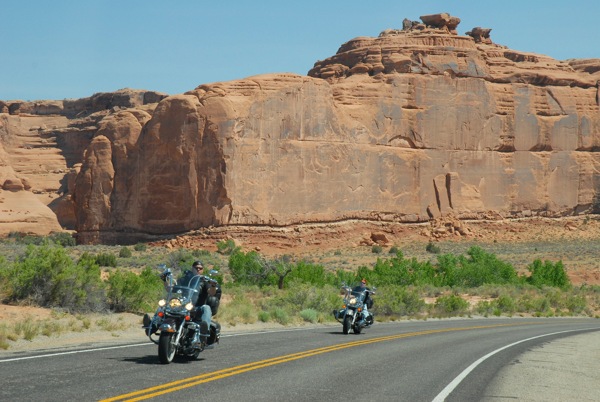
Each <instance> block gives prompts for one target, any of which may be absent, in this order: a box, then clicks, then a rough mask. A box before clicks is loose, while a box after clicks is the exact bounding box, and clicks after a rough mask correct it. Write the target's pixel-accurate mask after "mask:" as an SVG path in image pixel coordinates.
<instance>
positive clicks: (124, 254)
mask: <svg viewBox="0 0 600 402" xmlns="http://www.w3.org/2000/svg"><path fill="white" fill-rule="evenodd" d="M132 255H133V254H132V252H131V250H130V249H129V247H127V246H123V247H121V249H120V250H119V258H129V257H131V256H132Z"/></svg>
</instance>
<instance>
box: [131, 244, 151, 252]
mask: <svg viewBox="0 0 600 402" xmlns="http://www.w3.org/2000/svg"><path fill="white" fill-rule="evenodd" d="M147 248H148V247H147V246H146V244H145V243H137V244H136V245H135V246H133V249H134V250H135V251H146V249H147Z"/></svg>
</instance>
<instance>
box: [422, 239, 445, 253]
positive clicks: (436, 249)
mask: <svg viewBox="0 0 600 402" xmlns="http://www.w3.org/2000/svg"><path fill="white" fill-rule="evenodd" d="M425 251H427V252H428V253H431V254H439V253H440V252H441V250H440V246H437V245H435V244H433V243H432V242H429V243H427V245H426V246H425Z"/></svg>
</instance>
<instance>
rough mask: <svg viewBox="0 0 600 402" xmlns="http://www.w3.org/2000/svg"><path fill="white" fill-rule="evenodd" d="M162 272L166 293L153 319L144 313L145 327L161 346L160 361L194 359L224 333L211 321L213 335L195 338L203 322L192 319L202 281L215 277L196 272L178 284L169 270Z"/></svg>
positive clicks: (210, 329)
mask: <svg viewBox="0 0 600 402" xmlns="http://www.w3.org/2000/svg"><path fill="white" fill-rule="evenodd" d="M213 272H214V271H213ZM162 275H163V278H164V279H165V288H166V291H167V295H166V297H165V298H164V299H162V300H160V301H159V302H158V309H157V310H156V312H155V313H154V316H153V317H152V318H150V316H149V315H148V314H146V315H144V322H143V328H144V329H145V332H146V335H148V337H149V338H150V340H151V341H152V342H154V343H155V344H157V345H158V357H159V359H160V362H161V363H163V364H169V363H171V362H172V361H173V359H174V357H175V356H176V355H177V356H182V357H184V358H186V359H189V360H195V359H196V358H198V355H199V354H200V353H201V352H202V351H203V350H205V349H209V348H212V347H214V345H215V344H217V343H219V338H220V336H221V326H220V325H219V323H217V322H216V321H214V320H211V325H210V328H209V332H210V336H208V337H200V338H198V337H196V333H198V332H199V331H200V325H199V324H198V323H196V322H194V321H193V318H194V314H195V312H196V311H195V305H196V301H197V300H198V296H199V293H200V289H201V286H202V281H207V280H213V279H211V278H210V277H207V276H204V275H196V276H193V277H192V278H191V279H189V281H186V283H181V284H176V283H175V280H174V279H173V275H172V274H171V270H170V269H167V270H165V271H164V272H163V273H162Z"/></svg>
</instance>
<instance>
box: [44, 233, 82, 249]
mask: <svg viewBox="0 0 600 402" xmlns="http://www.w3.org/2000/svg"><path fill="white" fill-rule="evenodd" d="M49 239H50V240H51V241H52V242H53V243H54V244H57V245H59V246H63V247H73V246H76V245H77V241H76V240H75V238H74V237H73V236H72V235H71V234H70V233H66V232H60V233H54V234H51V235H50V236H49Z"/></svg>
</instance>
